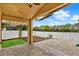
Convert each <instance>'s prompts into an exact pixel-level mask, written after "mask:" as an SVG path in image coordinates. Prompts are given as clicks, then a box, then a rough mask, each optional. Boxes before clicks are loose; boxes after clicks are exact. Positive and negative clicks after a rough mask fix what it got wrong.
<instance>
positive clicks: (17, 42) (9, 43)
mask: <svg viewBox="0 0 79 59" xmlns="http://www.w3.org/2000/svg"><path fill="white" fill-rule="evenodd" d="M24 43H26V41H24V40H23V39H14V40H7V41H3V42H2V47H3V48H6V47H11V46H16V45H20V44H24Z"/></svg>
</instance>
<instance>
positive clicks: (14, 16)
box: [0, 3, 69, 22]
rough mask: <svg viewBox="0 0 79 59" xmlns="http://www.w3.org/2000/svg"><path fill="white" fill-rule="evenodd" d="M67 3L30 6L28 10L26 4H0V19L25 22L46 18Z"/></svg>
mask: <svg viewBox="0 0 79 59" xmlns="http://www.w3.org/2000/svg"><path fill="white" fill-rule="evenodd" d="M67 5H69V3H40V5H34V4H33V5H32V7H31V8H30V7H29V6H28V4H27V3H0V9H1V19H2V20H10V21H19V22H26V21H28V20H30V19H31V20H33V19H34V18H37V17H41V16H46V15H48V14H49V13H51V12H54V11H56V10H58V9H60V8H63V7H65V6H67Z"/></svg>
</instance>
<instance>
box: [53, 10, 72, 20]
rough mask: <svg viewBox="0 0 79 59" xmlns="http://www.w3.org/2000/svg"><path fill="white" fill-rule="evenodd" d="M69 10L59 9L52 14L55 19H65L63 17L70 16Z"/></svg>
mask: <svg viewBox="0 0 79 59" xmlns="http://www.w3.org/2000/svg"><path fill="white" fill-rule="evenodd" d="M70 16H71V15H70V14H69V11H64V10H63V9H62V10H59V11H57V12H55V13H54V14H53V17H54V18H55V19H57V20H65V18H68V17H70Z"/></svg>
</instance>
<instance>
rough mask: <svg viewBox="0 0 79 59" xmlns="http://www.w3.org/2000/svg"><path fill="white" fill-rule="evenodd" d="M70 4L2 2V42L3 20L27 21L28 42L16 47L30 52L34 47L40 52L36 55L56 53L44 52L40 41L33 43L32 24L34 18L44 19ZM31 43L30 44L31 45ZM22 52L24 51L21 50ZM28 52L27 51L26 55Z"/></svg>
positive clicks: (0, 7)
mask: <svg viewBox="0 0 79 59" xmlns="http://www.w3.org/2000/svg"><path fill="white" fill-rule="evenodd" d="M68 5H70V4H69V3H40V4H39V3H36V4H35V3H34V4H28V3H18V4H17V3H10V4H9V3H6V4H5V3H1V4H0V43H1V42H2V27H1V24H2V20H8V21H16V22H20V23H27V24H28V44H25V45H23V47H22V46H15V47H16V48H19V49H26V48H27V49H26V50H27V52H28V50H29V51H31V50H32V49H34V53H35V52H36V51H37V52H38V54H36V55H54V54H52V53H50V54H49V53H46V52H44V53H43V51H42V50H40V47H38V45H40V44H42V43H40V42H37V43H33V24H32V22H33V20H35V19H37V18H41V19H43V18H45V17H48V16H49V15H51V14H52V13H53V12H55V11H57V10H59V9H61V8H63V7H66V6H68ZM49 41H50V40H46V42H49ZM43 42H44V41H43ZM39 43H40V44H39ZM29 44H30V46H29ZM48 44H49V43H48ZM48 44H47V45H48ZM33 46H34V47H33ZM40 46H41V45H40ZM15 47H11V48H6V49H3V48H2V49H1V51H0V52H2V51H8V50H9V49H11V50H12V49H15ZM0 48H1V46H0ZM29 48H30V49H31V50H30V49H29ZM26 50H25V51H26ZM12 51H13V50H12ZM4 53H5V52H2V54H4ZM21 53H23V52H21ZM28 53H29V52H28ZM28 53H25V55H26V54H28ZM34 53H33V54H34ZM2 54H0V55H2ZM15 54H16V53H15ZM33 54H32V52H31V54H30V55H33ZM8 55H9V54H8Z"/></svg>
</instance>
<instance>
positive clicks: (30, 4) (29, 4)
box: [27, 3, 40, 8]
mask: <svg viewBox="0 0 79 59" xmlns="http://www.w3.org/2000/svg"><path fill="white" fill-rule="evenodd" d="M27 4H28V6H29V7H30V8H31V7H32V6H33V5H37V6H38V5H40V3H27Z"/></svg>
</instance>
